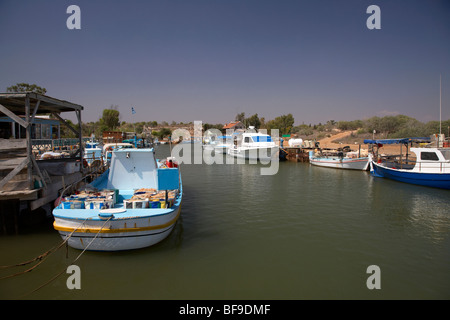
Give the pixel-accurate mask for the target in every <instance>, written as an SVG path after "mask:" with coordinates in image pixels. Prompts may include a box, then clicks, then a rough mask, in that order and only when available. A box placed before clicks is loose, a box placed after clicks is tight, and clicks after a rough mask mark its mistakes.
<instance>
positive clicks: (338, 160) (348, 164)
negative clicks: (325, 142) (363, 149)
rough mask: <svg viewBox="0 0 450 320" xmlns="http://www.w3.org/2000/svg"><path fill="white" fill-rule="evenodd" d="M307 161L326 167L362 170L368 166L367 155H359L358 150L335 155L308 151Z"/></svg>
mask: <svg viewBox="0 0 450 320" xmlns="http://www.w3.org/2000/svg"><path fill="white" fill-rule="evenodd" d="M309 162H310V163H311V164H312V165H315V166H319V167H327V168H337V169H349V170H363V171H366V170H368V168H369V157H361V156H360V155H359V153H358V152H347V153H344V152H338V153H336V154H335V155H322V154H318V155H315V154H314V151H310V154H309Z"/></svg>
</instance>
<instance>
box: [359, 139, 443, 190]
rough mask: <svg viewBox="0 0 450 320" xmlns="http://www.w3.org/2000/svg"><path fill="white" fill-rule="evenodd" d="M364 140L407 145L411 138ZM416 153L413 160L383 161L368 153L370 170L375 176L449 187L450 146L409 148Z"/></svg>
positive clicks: (429, 185)
mask: <svg viewBox="0 0 450 320" xmlns="http://www.w3.org/2000/svg"><path fill="white" fill-rule="evenodd" d="M396 140H397V141H396V142H391V141H390V140H389V141H388V140H366V141H364V142H365V143H366V142H368V143H374V144H378V145H381V144H383V143H384V144H386V143H401V144H406V146H407V145H408V143H409V142H411V141H412V140H411V139H396ZM410 150H411V151H412V152H413V153H414V154H415V155H416V159H415V162H413V163H409V161H406V162H405V163H403V161H400V163H398V162H394V161H383V160H382V159H381V157H378V155H372V154H370V155H369V157H370V172H371V174H372V175H373V176H375V177H384V178H389V179H392V180H396V181H400V182H406V183H411V184H416V185H421V186H427V187H433V188H441V189H450V148H428V147H420V148H410Z"/></svg>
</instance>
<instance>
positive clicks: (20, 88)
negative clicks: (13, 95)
mask: <svg viewBox="0 0 450 320" xmlns="http://www.w3.org/2000/svg"><path fill="white" fill-rule="evenodd" d="M6 92H35V93H38V94H45V93H46V92H47V89H45V88H42V87H39V86H37V85H35V84H28V83H24V82H22V83H17V84H15V85H13V86H11V87H8V88H6Z"/></svg>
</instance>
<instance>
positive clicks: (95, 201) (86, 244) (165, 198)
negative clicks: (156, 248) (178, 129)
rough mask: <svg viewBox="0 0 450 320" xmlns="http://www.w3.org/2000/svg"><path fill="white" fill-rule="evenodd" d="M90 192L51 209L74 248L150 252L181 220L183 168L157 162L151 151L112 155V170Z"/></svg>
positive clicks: (102, 176)
mask: <svg viewBox="0 0 450 320" xmlns="http://www.w3.org/2000/svg"><path fill="white" fill-rule="evenodd" d="M90 187H91V189H90V190H88V189H85V190H81V191H80V192H79V193H77V194H75V195H71V196H67V197H64V199H63V200H62V202H61V203H60V204H59V205H58V206H57V207H56V208H55V209H54V210H53V216H54V219H55V221H54V228H55V229H56V230H57V231H58V232H59V233H60V235H61V236H62V238H63V239H65V240H67V243H68V245H69V246H71V247H73V248H76V249H86V250H95V251H120V250H131V249H139V248H143V247H148V246H151V245H154V244H156V243H158V242H160V241H162V240H163V239H165V238H166V237H167V236H168V235H169V234H170V233H171V231H172V230H173V228H174V226H175V224H176V222H177V220H178V218H179V216H180V211H181V200H182V184H181V176H180V172H179V168H178V167H177V166H173V165H172V162H168V163H166V162H157V161H156V159H155V157H154V151H153V149H119V150H115V151H113V152H112V159H111V165H110V168H109V169H108V170H107V171H105V173H104V174H103V175H101V176H100V177H99V178H98V179H96V180H94V181H93V182H92V183H91V184H90Z"/></svg>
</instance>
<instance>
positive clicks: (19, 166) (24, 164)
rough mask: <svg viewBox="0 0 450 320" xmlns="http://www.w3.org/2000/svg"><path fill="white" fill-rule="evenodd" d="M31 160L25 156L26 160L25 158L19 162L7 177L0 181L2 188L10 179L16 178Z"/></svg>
mask: <svg viewBox="0 0 450 320" xmlns="http://www.w3.org/2000/svg"><path fill="white" fill-rule="evenodd" d="M29 161H30V159H28V158H25V160H23V161H22V163H21V164H19V165H18V166H17V167H16V168H15V169H14V170H12V171H11V172H10V173H8V174H7V175H6V177H4V178H3V180H2V181H0V189H1V188H3V187H4V186H5V185H6V184H7V183H8V182H9V180H11V179H12V178H14V176H15V175H17V174H18V173H19V172H20V171H21V170H22V169H23V168H25V166H26V165H27V164H28V162H29Z"/></svg>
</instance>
